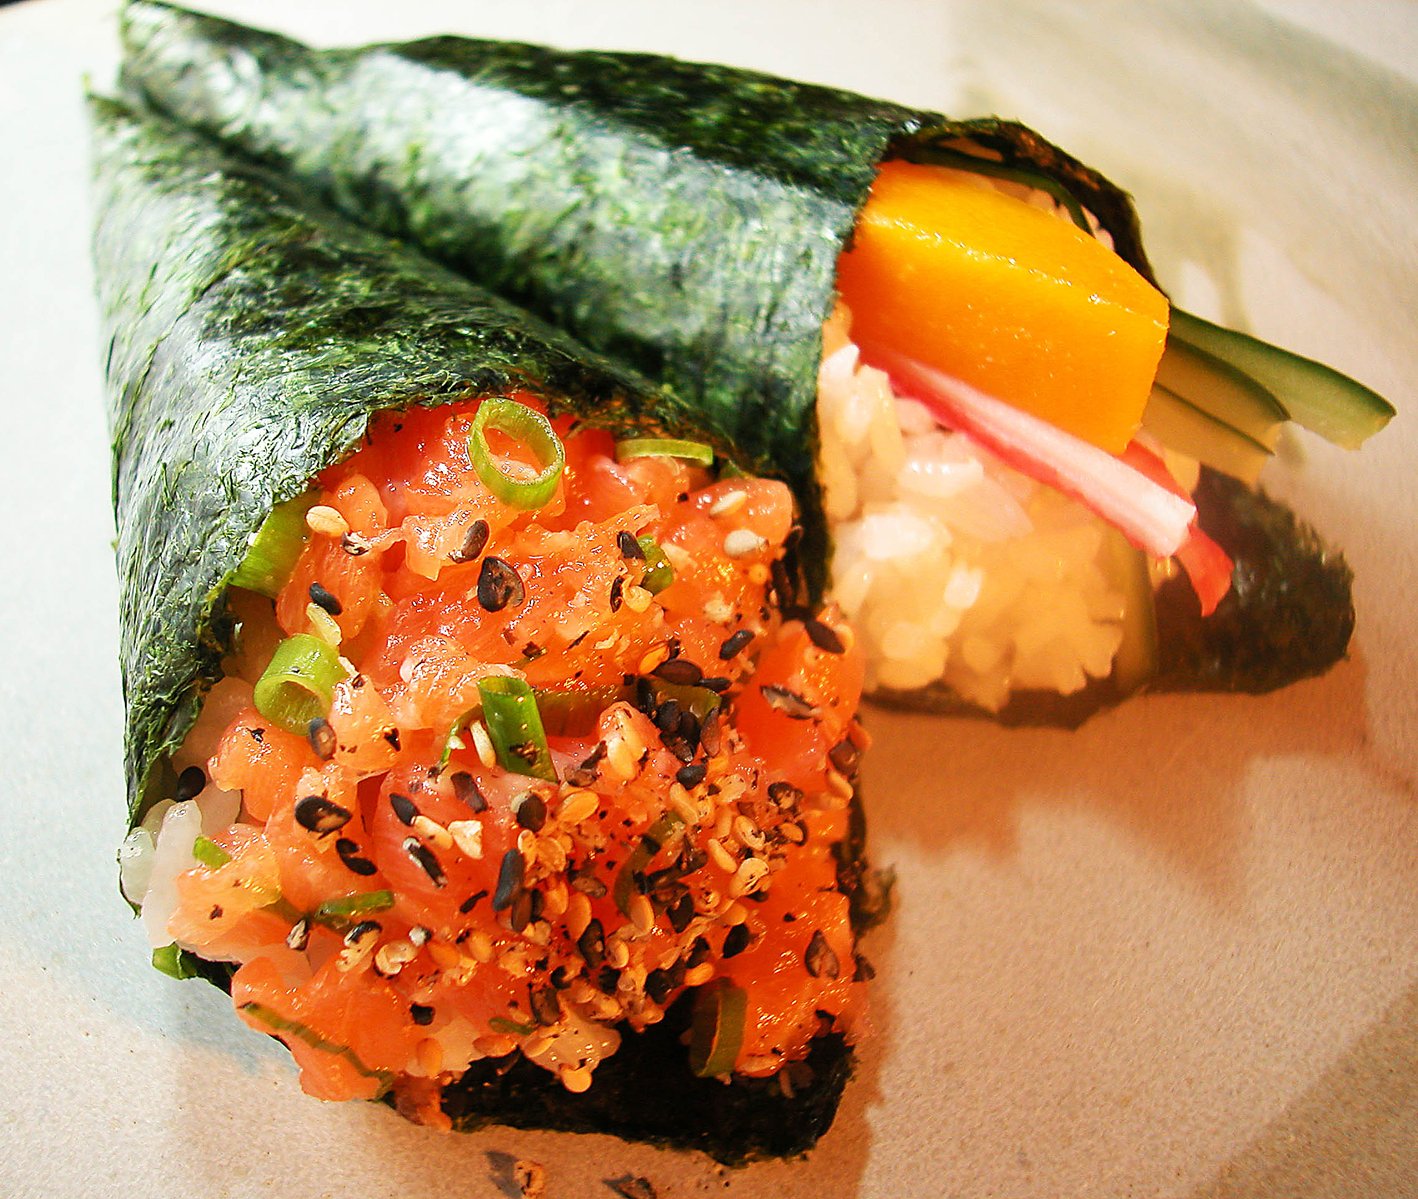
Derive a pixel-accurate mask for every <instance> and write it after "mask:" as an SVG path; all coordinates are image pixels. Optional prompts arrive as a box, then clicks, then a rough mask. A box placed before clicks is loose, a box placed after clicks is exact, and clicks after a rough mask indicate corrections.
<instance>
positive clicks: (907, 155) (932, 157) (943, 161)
mask: <svg viewBox="0 0 1418 1199" xmlns="http://www.w3.org/2000/svg"><path fill="white" fill-rule="evenodd" d="M901 157H902V158H904V159H905V160H906V161H907V162H918V163H921V164H922V165H924V166H937V167H952V168H954V169H955V170H957V171H969V172H970V173H971V174H972V175H984V176H986V177H987V178H990V179H1004V180H1006V181H1007V182H1009V183H1019V184H1022V185H1023V186H1024V187H1032V188H1034V189H1035V190H1036V191H1041V192H1046V193H1047V194H1048V195H1049V196H1051V197H1052V198H1053V199H1055V200H1057V201H1058V202H1059V203H1060V204H1062V205H1063V207H1064V208H1066V209H1067V210H1068V215H1069V217H1070V219H1071V220H1072V221H1073V223H1074V224H1075V225H1077V226H1078V227H1079V228H1080V229H1082V230H1083V232H1084V233H1086V234H1088V236H1089V237H1096V236H1097V234H1095V233H1094V232H1093V226H1092V225H1090V224H1089V223H1088V214H1087V213H1085V212H1084V211H1083V205H1082V204H1080V203H1079V202H1078V197H1077V196H1075V195H1074V194H1073V193H1072V192H1071V191H1069V190H1068V188H1066V187H1065V186H1064V185H1063V184H1062V183H1060V182H1059V181H1058V180H1057V179H1054V178H1052V177H1051V176H1049V175H1045V174H1042V173H1041V172H1039V171H1034V170H1030V169H1029V168H1028V167H1021V166H1015V165H1013V164H1012V163H1004V162H996V161H995V160H994V159H993V158H981V157H979V156H978V155H975V154H969V153H967V152H966V151H964V150H950V149H947V148H946V147H945V146H911V147H909V148H908V149H907V150H906V151H905V152H904V153H903V154H902V155H901Z"/></svg>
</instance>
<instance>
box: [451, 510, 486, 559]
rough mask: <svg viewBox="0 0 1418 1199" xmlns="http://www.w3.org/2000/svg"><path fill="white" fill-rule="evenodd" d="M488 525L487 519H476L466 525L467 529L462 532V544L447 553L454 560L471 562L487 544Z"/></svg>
mask: <svg viewBox="0 0 1418 1199" xmlns="http://www.w3.org/2000/svg"><path fill="white" fill-rule="evenodd" d="M487 538H488V527H487V521H485V520H482V519H478V520H475V521H473V523H472V524H470V525H469V526H468V531H467V532H466V533H464V534H463V544H462V545H460V546H459V547H458V548H457V549H456V550H454V551H453V552H452V553H451V554H449V555H448V556H449V558H451V559H452V560H453V561H454V562H459V563H462V562H471V561H472V560H473V559H474V558H476V557H477V556H478V555H479V554H481V553H482V552H483V549H484V548H485V547H486V546H487Z"/></svg>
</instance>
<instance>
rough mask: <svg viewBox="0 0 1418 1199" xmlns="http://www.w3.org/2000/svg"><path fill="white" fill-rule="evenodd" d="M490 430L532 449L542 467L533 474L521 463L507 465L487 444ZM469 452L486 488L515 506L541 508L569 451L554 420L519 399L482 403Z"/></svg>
mask: <svg viewBox="0 0 1418 1199" xmlns="http://www.w3.org/2000/svg"><path fill="white" fill-rule="evenodd" d="M488 429H496V430H498V431H499V432H501V433H505V434H507V436H509V437H512V438H515V439H516V440H518V441H520V442H522V443H523V444H524V445H525V446H527V447H528V449H530V450H531V451H532V454H533V455H534V456H535V457H536V460H537V462H538V464H539V465H540V468H541V469H540V470H539V471H538V472H537V473H535V474H532V473H530V472H529V471H528V469H527V468H526V467H523V466H521V465H520V464H516V463H514V464H512V465H511V467H510V468H509V467H506V466H504V465H503V464H502V463H501V462H499V461H498V460H497V458H496V457H495V456H494V455H493V452H492V449H491V447H490V446H489V445H488V443H487V430H488ZM468 454H469V456H470V457H471V458H472V462H473V469H474V470H475V471H477V474H478V478H479V479H481V480H482V481H483V484H484V485H485V486H486V487H487V489H488V490H489V491H491V492H492V494H493V495H495V496H496V497H497V498H498V499H500V500H501V501H502V502H503V503H505V504H511V505H512V506H513V507H514V508H540V507H541V506H542V505H543V504H545V503H546V502H547V500H549V499H551V497H552V494H553V493H554V492H555V491H556V482H557V480H558V479H559V478H561V472H562V468H563V467H565V465H566V450H565V448H564V447H563V446H562V444H561V438H559V437H558V436H557V435H556V430H555V429H553V428H552V427H551V422H550V421H549V420H547V418H546V417H545V416H543V415H542V414H541V413H540V412H538V411H537V410H536V409H535V408H528V407H527V405H526V404H519V403H517V401H516V400H504V399H489V400H484V401H483V402H482V406H481V407H480V408H479V409H478V414H477V416H475V417H474V418H473V430H472V433H471V434H470V435H469V437H468Z"/></svg>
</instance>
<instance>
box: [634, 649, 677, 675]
mask: <svg viewBox="0 0 1418 1199" xmlns="http://www.w3.org/2000/svg"><path fill="white" fill-rule="evenodd" d="M669 657H670V647H669V646H668V645H665V644H663V643H662V644H660V645H656V646H653V647H652V648H650V649H648V650H646V651H645V652H644V653H643V654H642V655H641V656H640V665H639V670H640V673H641V674H650V673H651V672H652V671H654V669H655V667H657V666H661V665H663V664H664V663H665V662H667V661H669Z"/></svg>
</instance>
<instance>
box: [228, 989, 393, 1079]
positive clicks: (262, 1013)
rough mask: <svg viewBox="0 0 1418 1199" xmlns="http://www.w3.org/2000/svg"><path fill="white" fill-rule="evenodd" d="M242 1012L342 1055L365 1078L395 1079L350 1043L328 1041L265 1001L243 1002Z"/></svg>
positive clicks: (323, 1051) (309, 1042) (324, 1050)
mask: <svg viewBox="0 0 1418 1199" xmlns="http://www.w3.org/2000/svg"><path fill="white" fill-rule="evenodd" d="M237 1010H238V1011H240V1012H249V1013H250V1014H251V1015H252V1016H253V1017H254V1018H255V1019H257V1020H259V1021H261V1023H262V1024H264V1025H265V1026H266V1027H267V1028H269V1029H271V1031H272V1032H278V1033H286V1034H287V1035H289V1036H292V1037H295V1038H297V1039H298V1040H301V1041H304V1042H305V1043H306V1044H307V1045H309V1046H310V1048H312V1049H318V1050H319V1051H320V1052H321V1053H329V1054H333V1055H334V1056H335V1057H342V1058H344V1059H345V1061H347V1062H349V1064H350V1065H351V1066H353V1067H354V1069H355V1071H356V1073H358V1074H361V1075H363V1076H364V1077H365V1078H376V1079H378V1080H379V1081H380V1082H381V1083H383V1084H384V1085H385V1086H386V1087H387V1086H389V1085H390V1084H391V1083H392V1082H393V1081H394V1076H393V1075H392V1074H391V1073H390V1072H389V1071H388V1070H371V1069H370V1068H369V1067H368V1066H366V1065H365V1064H364V1063H363V1062H362V1061H360V1059H359V1056H358V1055H357V1054H356V1053H355V1051H354V1050H353V1049H351V1048H350V1047H349V1046H348V1045H341V1044H339V1043H338V1042H335V1041H327V1040H326V1039H325V1038H324V1037H322V1036H321V1035H320V1034H319V1033H318V1032H316V1031H315V1030H314V1029H313V1028H310V1027H309V1026H308V1025H305V1024H301V1023H300V1022H299V1021H296V1020H289V1019H287V1018H286V1017H285V1016H282V1015H281V1014H280V1012H278V1011H276V1010H275V1009H274V1008H269V1007H267V1006H266V1005H265V1004H264V1003H243V1004H242V1005H241V1006H240V1007H239V1008H238V1009H237Z"/></svg>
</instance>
